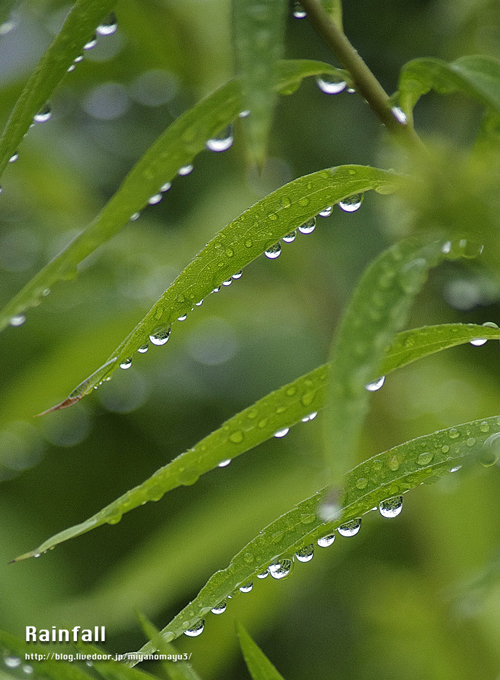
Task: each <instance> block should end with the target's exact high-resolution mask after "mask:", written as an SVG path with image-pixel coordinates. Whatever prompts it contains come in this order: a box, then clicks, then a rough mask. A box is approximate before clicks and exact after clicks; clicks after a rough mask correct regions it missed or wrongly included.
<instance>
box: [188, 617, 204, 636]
mask: <svg viewBox="0 0 500 680" xmlns="http://www.w3.org/2000/svg"><path fill="white" fill-rule="evenodd" d="M204 628H205V621H204V620H203V619H200V620H199V621H198V623H195V625H194V626H193V627H192V628H188V629H187V630H185V631H184V635H187V636H188V637H198V635H201V634H202V633H203V629H204Z"/></svg>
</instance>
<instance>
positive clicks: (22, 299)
mask: <svg viewBox="0 0 500 680" xmlns="http://www.w3.org/2000/svg"><path fill="white" fill-rule="evenodd" d="M321 73H332V74H338V73H339V72H338V70H337V69H335V68H334V67H332V66H329V65H328V64H324V63H322V62H319V61H307V60H297V61H283V62H280V63H279V64H278V67H277V72H276V74H277V75H276V81H275V82H276V85H275V87H276V89H277V90H278V91H279V92H281V93H282V94H289V93H292V92H294V91H295V90H296V89H297V87H298V86H299V85H300V83H301V82H302V80H303V78H306V77H308V76H311V75H317V74H321ZM241 110H242V102H241V88H240V85H239V83H238V81H235V80H232V81H230V82H228V83H226V84H225V85H223V86H222V87H220V88H219V89H218V90H216V91H215V92H213V93H212V94H211V95H209V96H208V97H206V98H205V99H203V100H201V101H200V102H198V103H197V104H196V105H195V106H194V107H192V108H191V109H189V110H188V111H186V112H185V113H183V114H182V115H181V116H179V118H178V119H177V120H176V121H174V123H172V125H170V126H169V127H168V128H167V129H166V130H165V132H164V133H163V134H162V135H160V137H159V138H158V139H157V140H156V141H155V142H154V143H153V144H152V146H151V147H150V148H149V149H148V150H147V151H146V153H145V154H144V155H143V156H142V158H141V159H140V160H139V161H138V162H137V163H136V165H135V166H134V167H133V168H132V170H131V171H130V172H129V174H128V175H127V176H126V177H125V179H124V180H123V182H122V184H121V186H120V187H119V189H118V190H117V191H116V193H115V194H114V195H113V196H112V197H111V199H110V200H109V201H108V203H107V204H106V205H105V206H104V208H103V209H102V210H101V212H100V213H99V214H98V215H97V217H96V218H95V219H94V220H93V222H91V223H90V225H89V226H88V227H87V228H86V229H85V230H84V231H82V233H81V234H79V235H78V236H77V237H76V238H75V239H74V240H73V241H72V242H71V243H70V244H69V245H68V246H67V247H66V248H65V249H64V250H63V251H62V252H61V253H59V254H58V255H57V256H56V257H55V258H54V259H53V260H51V262H49V263H48V264H47V265H46V266H45V267H44V268H43V269H42V270H41V271H40V272H38V274H36V275H35V276H34V277H33V278H32V279H31V280H30V281H29V282H28V283H27V284H26V285H25V286H24V288H23V289H22V290H21V291H20V292H19V293H18V294H17V295H16V296H15V297H14V298H13V299H12V300H11V301H10V302H9V303H8V304H7V305H6V307H5V308H4V309H3V310H2V311H1V312H0V330H2V329H3V328H5V327H6V326H8V325H9V323H10V320H11V318H12V317H14V316H16V315H19V314H22V313H23V312H25V311H26V309H28V308H29V307H33V306H35V305H37V304H39V303H40V302H41V301H42V300H43V292H44V291H45V290H46V289H50V288H52V287H53V285H54V284H55V283H57V282H58V281H61V280H64V279H72V278H74V276H75V274H76V272H77V269H76V268H77V265H78V263H79V262H81V261H82V260H84V259H85V258H86V257H87V256H88V255H90V254H91V253H92V252H94V250H96V248H98V247H99V246H100V245H102V244H103V243H105V242H106V241H107V240H108V239H110V238H111V237H112V236H114V235H115V234H116V233H117V232H118V231H120V229H122V227H123V226H124V225H125V224H127V223H128V222H129V220H130V218H131V216H132V215H134V214H135V213H138V212H140V210H142V208H143V207H144V206H145V205H147V203H148V200H149V198H150V197H151V196H152V195H154V194H157V193H158V192H159V191H160V188H161V187H163V186H164V185H165V184H167V183H168V182H170V181H171V180H173V179H174V178H175V177H176V176H177V172H178V170H179V169H180V168H181V167H183V166H186V165H189V164H190V163H191V162H192V160H193V159H194V157H195V156H196V155H197V154H198V153H199V152H200V151H202V150H203V149H204V148H205V143H206V142H207V140H209V139H210V138H212V137H214V136H215V135H217V134H218V133H219V132H221V130H223V129H224V128H225V127H226V126H227V125H228V124H229V123H231V121H233V120H234V119H235V118H236V117H237V116H238V114H239V113H240V112H241ZM15 146H16V145H15ZM9 148H10V147H9ZM233 273H234V272H233Z"/></svg>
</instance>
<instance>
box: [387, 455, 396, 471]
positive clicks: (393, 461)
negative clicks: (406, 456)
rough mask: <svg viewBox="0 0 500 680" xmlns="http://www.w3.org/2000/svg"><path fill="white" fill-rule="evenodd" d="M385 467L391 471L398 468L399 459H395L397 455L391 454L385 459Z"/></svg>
mask: <svg viewBox="0 0 500 680" xmlns="http://www.w3.org/2000/svg"><path fill="white" fill-rule="evenodd" d="M387 467H388V468H389V470H392V471H393V472H397V471H398V470H399V460H398V459H397V456H393V457H392V458H391V459H390V460H388V461H387Z"/></svg>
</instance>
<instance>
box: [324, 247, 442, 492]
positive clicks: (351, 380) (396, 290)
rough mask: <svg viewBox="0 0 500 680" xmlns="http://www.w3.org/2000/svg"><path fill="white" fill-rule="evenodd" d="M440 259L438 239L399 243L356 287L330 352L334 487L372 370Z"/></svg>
mask: <svg viewBox="0 0 500 680" xmlns="http://www.w3.org/2000/svg"><path fill="white" fill-rule="evenodd" d="M444 257H445V255H444V254H443V251H442V243H441V242H439V241H432V242H429V241H428V240H427V241H422V239H420V240H418V239H416V240H415V239H411V240H408V241H403V242H401V243H398V244H396V245H394V246H392V247H390V248H389V249H388V250H386V251H385V252H384V253H382V254H381V255H380V256H379V257H378V258H377V259H376V260H375V261H374V262H373V263H372V264H371V265H370V266H369V267H368V268H367V269H366V271H365V272H364V274H363V276H362V277H361V280H360V282H359V283H358V285H357V286H356V289H355V291H354V294H353V296H352V297H351V300H350V302H349V305H348V307H347V309H346V310H345V312H344V315H343V317H342V321H341V323H340V327H339V329H338V331H337V334H336V339H335V342H334V344H333V348H332V352H331V355H330V365H331V369H330V379H329V388H328V390H329V396H328V414H327V418H326V419H325V446H326V450H325V453H326V458H327V465H328V468H329V475H330V482H331V484H332V485H333V486H334V487H337V486H338V484H339V483H340V481H341V479H342V478H343V476H344V474H345V473H346V472H347V470H349V469H350V468H352V466H353V464H354V461H355V460H356V453H357V445H358V441H359V437H360V434H361V428H362V425H363V421H364V418H365V415H366V413H367V411H368V406H369V399H370V391H369V389H367V385H369V383H371V381H373V380H374V379H376V378H379V377H380V376H377V375H376V372H377V371H378V370H379V368H380V365H381V363H382V360H383V358H384V356H385V354H386V352H387V348H388V347H390V345H391V343H392V341H393V338H394V336H395V334H396V333H397V331H398V330H400V329H401V328H402V327H403V326H404V325H405V323H406V321H407V317H408V314H409V311H410V308H411V305H412V303H413V300H414V299H415V296H416V295H417V293H418V292H419V291H420V290H421V289H422V287H423V285H424V283H425V280H426V278H427V273H428V270H429V269H430V268H431V267H434V266H435V265H437V264H438V263H439V262H440V260H442V259H443V258H444Z"/></svg>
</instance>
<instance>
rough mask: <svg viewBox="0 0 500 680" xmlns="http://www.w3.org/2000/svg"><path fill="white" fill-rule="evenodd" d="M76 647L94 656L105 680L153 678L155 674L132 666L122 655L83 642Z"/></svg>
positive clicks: (97, 667)
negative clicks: (121, 657)
mask: <svg viewBox="0 0 500 680" xmlns="http://www.w3.org/2000/svg"><path fill="white" fill-rule="evenodd" d="M75 647H76V648H77V650H78V651H79V652H80V653H81V654H85V655H86V656H89V657H94V658H93V659H91V661H92V666H93V668H94V669H95V670H96V671H97V672H98V673H99V675H100V676H102V677H103V678H104V680H153V677H154V676H152V675H151V674H150V673H145V672H144V671H139V670H138V669H135V668H130V667H129V666H128V665H127V664H126V663H124V660H123V659H120V655H114V654H110V653H109V652H105V651H104V650H102V649H100V648H99V647H96V646H94V645H90V644H86V643H83V642H77V643H75ZM99 657H100V659H99Z"/></svg>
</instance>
